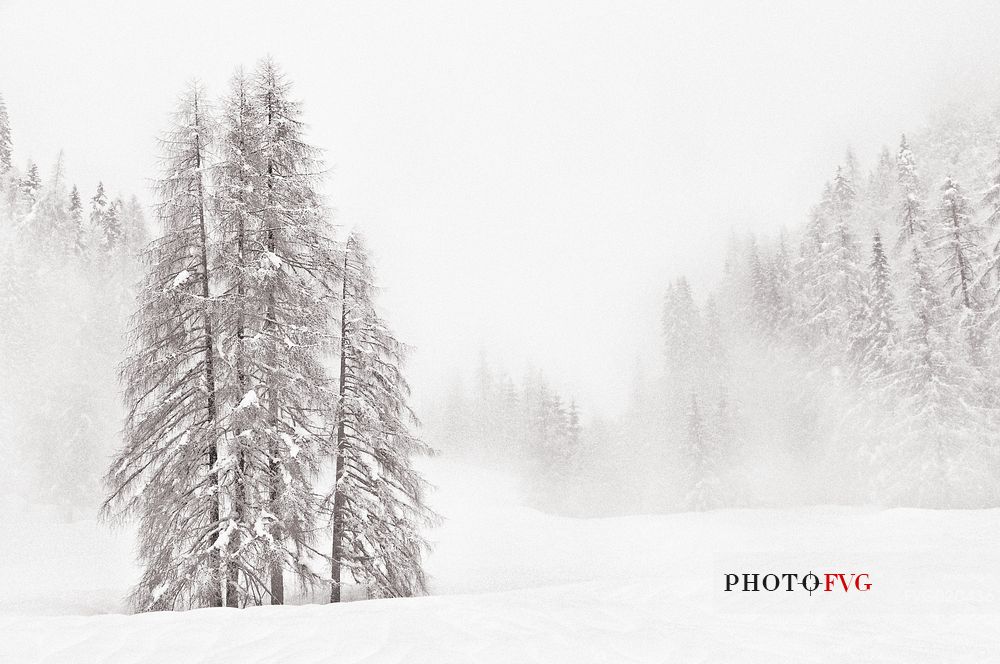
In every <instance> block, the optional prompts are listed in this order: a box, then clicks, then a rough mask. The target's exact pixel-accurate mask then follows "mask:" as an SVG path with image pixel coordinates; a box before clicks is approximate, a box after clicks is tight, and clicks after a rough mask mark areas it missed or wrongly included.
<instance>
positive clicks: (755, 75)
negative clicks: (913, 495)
mask: <svg viewBox="0 0 1000 664" xmlns="http://www.w3.org/2000/svg"><path fill="white" fill-rule="evenodd" d="M279 8H280V9H279ZM267 53H271V54H272V55H274V56H275V57H276V59H277V60H278V61H279V62H280V63H282V64H283V65H284V67H285V68H286V70H287V71H288V73H289V74H290V76H291V77H292V79H293V80H294V81H295V82H296V93H297V95H298V96H299V97H300V98H301V99H303V100H304V101H305V104H306V106H305V110H306V119H307V121H308V122H309V123H310V124H311V125H312V127H313V131H312V134H311V138H312V141H313V142H314V143H315V144H317V145H319V146H320V147H322V148H324V149H325V150H326V151H327V156H328V161H329V164H330V165H331V167H332V168H333V174H332V178H331V181H330V184H329V193H330V199H331V202H332V203H333V205H334V206H335V207H336V208H337V210H338V218H339V221H340V222H341V223H343V224H345V225H351V224H355V223H357V224H361V225H362V226H363V227H364V228H365V230H366V233H367V235H368V237H369V243H370V244H371V245H372V247H373V248H374V249H375V250H376V251H377V254H378V259H379V270H380V275H381V277H382V281H383V284H384V286H385V288H386V291H385V295H384V299H383V303H384V305H385V308H386V309H387V311H389V312H390V314H391V318H392V322H393V324H394V326H395V328H396V329H397V331H398V333H399V335H400V336H401V337H402V338H403V339H404V340H406V341H409V342H411V343H412V344H414V345H415V346H417V353H416V355H415V356H414V360H413V364H412V367H413V375H414V383H415V386H416V387H417V388H418V392H419V393H418V396H423V397H424V398H426V397H427V396H428V395H429V394H432V393H433V390H432V389H431V388H433V387H434V386H436V385H439V384H440V383H441V381H442V380H449V381H450V378H451V376H452V374H453V372H454V370H455V369H456V368H462V367H468V366H470V365H472V364H473V363H474V362H475V361H476V359H477V357H478V354H479V352H480V349H484V350H485V351H486V352H487V355H488V356H490V357H491V358H493V359H494V360H496V361H497V362H499V363H503V364H505V365H506V366H507V367H508V368H510V369H511V370H512V371H514V372H515V373H521V372H522V371H523V370H524V368H525V367H526V366H527V364H528V362H533V363H534V364H535V365H537V366H541V367H543V368H545V369H546V371H547V372H548V373H549V374H550V375H551V377H552V378H553V379H554V382H555V383H556V384H557V385H558V386H559V387H560V388H562V389H563V390H564V391H566V392H567V393H569V394H575V395H576V396H577V397H579V398H580V400H581V401H582V403H583V404H584V406H585V407H587V408H589V409H592V410H593V409H599V410H603V411H605V412H606V413H611V412H613V411H614V410H615V409H616V408H617V407H618V406H619V405H620V404H621V403H622V402H623V401H624V397H625V395H626V394H627V393H628V385H629V382H630V378H629V374H630V371H631V367H632V365H633V363H634V357H635V355H636V354H637V353H638V352H644V353H645V355H646V356H647V357H649V358H650V359H651V361H655V362H659V361H660V354H659V348H658V346H656V345H655V344H656V338H655V332H656V326H657V324H658V318H659V303H660V294H661V292H662V288H663V285H664V283H665V281H666V280H667V279H669V278H671V277H673V276H676V275H678V274H682V273H686V274H688V275H689V276H690V277H691V278H692V279H693V281H694V283H695V284H696V286H698V287H700V288H705V287H707V286H710V285H711V284H712V282H713V281H714V279H715V278H716V276H717V275H718V273H719V270H720V268H721V261H722V247H723V245H724V243H725V238H726V237H727V235H728V233H729V231H730V229H732V228H737V229H744V228H758V229H761V230H767V229H774V228H776V227H777V226H779V225H781V224H783V223H785V224H796V223H798V222H799V221H800V219H801V218H802V217H803V215H804V214H805V212H806V210H807V208H808V206H809V204H810V203H811V201H812V200H813V199H814V198H815V195H816V193H817V192H818V191H819V189H820V187H821V185H822V182H823V180H824V179H826V178H827V177H829V175H830V173H831V172H832V169H833V167H834V166H835V165H836V163H837V161H838V160H840V158H841V157H842V155H843V152H844V149H845V147H846V146H847V144H848V143H850V144H852V145H853V146H854V148H855V150H856V151H857V153H858V155H859V157H860V158H861V160H862V163H863V165H865V166H867V165H868V164H869V163H870V162H871V158H872V155H874V153H875V152H876V151H877V150H878V149H879V148H880V147H881V145H882V144H883V143H890V144H891V143H894V142H895V141H896V140H897V137H898V134H899V132H900V131H902V130H909V129H912V128H914V127H915V126H916V125H919V124H920V123H921V122H922V120H923V119H924V117H925V116H926V114H927V112H928V111H930V110H932V108H933V106H934V105H935V104H936V103H937V102H938V101H939V100H946V99H949V98H951V97H953V96H954V95H955V94H957V93H958V91H961V90H965V91H968V90H974V91H976V92H977V93H978V92H980V91H982V92H983V94H992V93H993V92H994V91H995V90H996V88H997V87H998V86H997V85H996V80H997V79H996V74H997V73H998V71H1000V67H998V66H997V64H998V63H1000V5H997V4H996V3H995V2H990V1H986V0H983V1H976V2H934V3H923V2H912V1H911V2H882V3H868V2H848V1H839V2H836V3H819V2H808V3H806V2H787V3H785V2H772V3H755V2H740V3H737V2H714V3H713V2H690V3H668V2H656V3H640V2H621V1H619V2H586V3H585V2H570V1H566V2H562V3H544V2H504V3H501V2H481V1H477V2H469V1H455V2H398V3H389V2H379V3H376V2H331V1H328V2H315V3H305V2H303V3H292V2H280V3H277V2H273V1H272V2H267V3H265V2H254V1H250V0H240V1H238V2H204V1H202V2H197V1H189V0H183V1H181V0H172V1H169V2H157V3H138V2H108V1H95V0H89V1H88V2H86V3H82V2H69V1H68V0H65V1H63V2H45V3H43V2H37V1H32V0H25V1H20V0H19V1H6V0H0V92H2V94H3V95H4V97H5V99H6V101H7V106H8V109H9V112H10V114H11V119H12V124H13V129H14V134H15V135H14V138H15V143H16V145H15V156H16V158H17V159H18V161H19V162H23V161H24V160H26V159H27V158H28V157H32V158H34V159H35V160H36V161H38V162H40V164H41V166H42V167H43V171H47V170H48V168H49V165H50V164H51V162H52V161H53V160H54V158H55V155H56V153H57V152H58V150H59V149H60V148H65V150H66V153H67V158H68V161H69V167H70V174H71V176H72V177H74V178H75V179H76V180H77V181H78V183H79V184H81V186H82V189H83V190H84V193H85V194H86V195H88V196H89V195H90V192H91V190H92V188H93V187H94V186H95V184H96V180H97V179H98V178H101V179H103V180H104V181H105V182H106V183H108V184H109V185H110V186H111V188H112V189H114V190H120V191H122V192H125V193H132V192H135V193H138V194H140V196H141V197H143V198H148V193H147V192H148V185H147V182H148V179H149V178H150V177H153V176H155V160H154V157H155V143H154V140H153V139H154V137H155V135H156V134H157V132H158V131H160V129H161V128H162V126H163V122H164V120H165V118H166V115H167V113H168V112H169V111H170V110H171V108H172V105H173V102H174V99H175V97H176V95H177V93H178V92H179V91H180V89H181V88H182V86H183V85H184V83H185V81H186V80H187V79H189V78H190V77H193V76H198V77H200V78H201V79H202V80H203V81H205V82H206V83H207V84H208V85H209V86H210V88H211V90H212V91H213V92H222V91H224V88H225V84H226V82H227V80H228V78H229V76H230V74H231V73H232V70H233V68H234V67H235V66H236V65H238V64H245V65H247V66H252V65H253V64H254V62H255V61H256V60H257V59H258V58H259V57H260V56H262V55H264V54H267Z"/></svg>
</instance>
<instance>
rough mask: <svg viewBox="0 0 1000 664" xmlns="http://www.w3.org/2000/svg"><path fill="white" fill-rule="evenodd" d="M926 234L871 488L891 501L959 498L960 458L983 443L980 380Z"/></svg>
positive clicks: (938, 502) (918, 245)
mask: <svg viewBox="0 0 1000 664" xmlns="http://www.w3.org/2000/svg"><path fill="white" fill-rule="evenodd" d="M927 242H928V239H927V236H926V234H923V235H922V236H921V237H919V238H917V241H915V242H913V243H912V246H911V248H910V252H911V270H912V282H911V284H910V289H909V298H908V309H909V322H908V324H907V326H906V329H905V333H904V335H903V339H902V343H901V353H900V373H899V380H898V381H896V382H897V385H896V389H898V390H899V394H900V401H899V405H900V410H899V414H898V416H897V417H896V419H895V429H894V430H893V431H890V432H887V435H885V436H883V437H882V438H881V440H880V446H879V448H878V449H877V451H876V464H877V468H878V471H877V475H876V490H877V492H878V495H879V497H880V499H881V500H883V501H885V502H888V503H891V504H899V503H902V504H911V505H923V506H946V505H956V504H961V502H962V500H963V494H964V492H965V490H966V489H968V488H969V487H963V486H962V482H961V480H960V477H961V476H960V474H959V472H958V470H959V467H960V465H961V460H962V459H965V458H969V454H970V452H971V451H972V450H973V449H974V448H978V447H979V446H980V445H981V442H982V437H981V435H980V434H981V432H982V431H983V429H982V427H983V425H984V424H985V420H984V416H983V412H982V408H981V393H982V392H981V388H982V381H981V380H980V379H979V376H978V374H977V372H976V371H975V370H974V369H973V368H972V367H971V366H970V363H969V360H968V356H967V353H966V351H965V348H966V347H965V344H962V343H960V342H958V341H957V340H956V338H955V332H954V331H953V326H952V317H951V310H950V309H949V307H948V306H947V304H946V302H945V298H944V297H943V294H942V293H941V286H940V285H939V282H938V281H937V280H936V276H937V272H936V270H935V269H934V265H933V263H932V262H931V260H930V259H929V258H928V254H929V249H928V248H927Z"/></svg>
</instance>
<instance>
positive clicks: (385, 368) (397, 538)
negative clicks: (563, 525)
mask: <svg viewBox="0 0 1000 664" xmlns="http://www.w3.org/2000/svg"><path fill="white" fill-rule="evenodd" d="M343 261H344V262H343V274H344V278H343V282H342V289H343V290H342V316H341V348H340V385H339V396H338V403H339V408H338V415H337V430H336V435H335V438H334V449H333V450H332V452H333V454H334V456H335V459H336V476H335V485H334V487H333V489H332V490H331V492H330V495H329V496H328V500H327V503H328V504H329V505H330V506H331V507H332V521H333V550H332V561H333V565H332V575H331V576H332V590H331V596H330V599H331V601H333V602H339V601H340V600H341V598H342V594H341V589H342V583H343V573H344V571H345V570H346V571H347V572H348V573H350V575H351V576H352V577H353V578H354V580H355V581H357V582H358V583H361V584H363V585H364V587H365V589H366V591H367V593H368V595H369V596H371V597H406V596H411V595H417V594H421V593H422V592H424V589H425V588H424V586H425V580H424V573H423V570H422V568H421V559H422V557H423V554H424V552H425V550H426V548H427V542H426V541H425V540H424V538H423V536H422V535H421V533H420V528H421V527H422V526H423V525H426V524H427V523H429V522H430V521H431V520H432V519H433V518H434V516H433V514H432V513H431V512H430V511H429V509H428V508H427V507H426V506H425V504H424V499H423V496H424V492H425V490H426V484H425V482H424V479H423V478H422V477H421V475H420V474H419V473H418V472H417V471H416V470H415V469H414V467H413V459H414V457H415V456H416V455H419V454H428V453H430V451H431V450H430V449H429V448H428V447H427V445H425V444H424V443H423V442H421V441H420V439H418V438H417V437H416V436H415V435H414V434H413V433H412V429H411V427H412V426H413V425H414V424H415V423H416V419H415V417H414V415H413V412H412V411H411V410H410V407H409V404H408V398H409V387H408V386H407V383H406V380H405V379H404V376H403V373H402V370H403V361H404V358H405V354H406V349H405V347H404V346H403V345H402V344H401V343H399V341H397V340H396V338H395V337H394V336H393V334H392V332H391V331H390V330H389V328H388V327H387V326H386V324H385V322H384V321H383V320H382V318H381V317H380V316H379V315H378V313H377V311H376V308H375V301H374V296H375V285H374V277H373V273H372V268H371V265H370V263H369V258H368V255H367V252H366V250H365V247H364V244H363V242H362V239H361V238H360V237H359V236H358V235H357V234H353V235H351V236H350V237H349V238H348V240H347V246H346V248H345V252H344V257H343Z"/></svg>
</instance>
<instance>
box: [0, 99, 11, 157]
mask: <svg viewBox="0 0 1000 664" xmlns="http://www.w3.org/2000/svg"><path fill="white" fill-rule="evenodd" d="M13 149H14V146H13V143H12V141H11V136H10V117H9V116H8V115H7V104H6V103H5V102H4V100H3V95H2V94H0V177H3V176H4V175H5V174H6V173H7V171H9V170H10V169H11V166H12V165H13V160H12V158H13V154H12V153H13Z"/></svg>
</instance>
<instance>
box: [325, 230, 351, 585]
mask: <svg viewBox="0 0 1000 664" xmlns="http://www.w3.org/2000/svg"><path fill="white" fill-rule="evenodd" d="M349 256H350V253H349V248H345V252H344V276H343V287H342V290H341V295H340V385H339V387H338V391H337V394H338V398H339V399H340V403H339V407H338V409H337V471H336V474H335V475H334V485H333V551H332V552H331V554H332V555H331V557H330V560H331V569H330V582H331V583H330V602H331V603H335V602H339V601H340V599H341V598H340V561H341V560H342V559H343V556H344V492H343V491H341V483H342V482H343V479H344V448H345V447H346V440H345V431H344V414H345V413H344V393H345V390H346V385H347V381H346V377H347V259H348V257H349Z"/></svg>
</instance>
